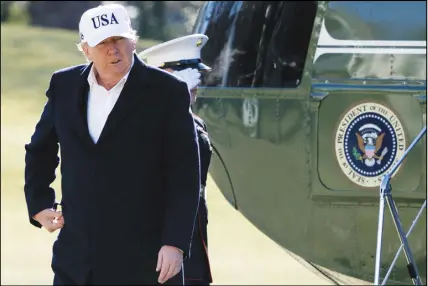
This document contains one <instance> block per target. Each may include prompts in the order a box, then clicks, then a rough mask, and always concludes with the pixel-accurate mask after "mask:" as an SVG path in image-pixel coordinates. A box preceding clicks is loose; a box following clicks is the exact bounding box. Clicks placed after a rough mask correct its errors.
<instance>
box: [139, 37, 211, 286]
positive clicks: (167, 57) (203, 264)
mask: <svg viewBox="0 0 428 286" xmlns="http://www.w3.org/2000/svg"><path fill="white" fill-rule="evenodd" d="M207 41H208V37H207V36H205V35H203V34H193V35H189V36H184V37H180V38H176V39H173V40H170V41H167V42H164V43H161V44H159V45H156V46H153V47H150V48H149V49H146V50H144V51H143V52H141V53H139V54H138V56H139V57H140V58H141V59H143V60H144V61H146V62H147V63H148V64H149V65H153V66H156V67H159V68H161V69H164V70H166V71H168V72H171V73H172V74H174V75H176V76H178V77H179V78H181V79H183V80H184V81H185V82H186V83H187V87H188V89H189V92H190V95H191V104H193V103H194V102H195V101H196V90H197V86H198V85H199V84H200V82H201V80H200V76H201V73H205V72H209V71H210V70H211V68H210V67H208V66H206V65H205V64H203V63H202V61H201V49H202V48H203V47H204V46H205V44H206V43H207ZM193 119H194V121H195V126H196V130H197V133H198V139H199V154H200V163H201V195H200V201H199V209H198V220H197V223H196V226H195V233H194V236H193V241H192V257H191V258H190V259H189V260H186V261H185V262H184V276H185V284H186V285H209V284H210V283H212V281H213V280H212V275H211V268H210V263H209V256H208V231H207V225H208V209H207V203H206V192H205V186H206V182H207V176H208V169H209V165H210V161H211V154H212V146H211V142H210V139H209V135H208V131H207V127H206V125H205V122H204V121H203V120H202V118H200V117H198V116H197V115H196V114H193Z"/></svg>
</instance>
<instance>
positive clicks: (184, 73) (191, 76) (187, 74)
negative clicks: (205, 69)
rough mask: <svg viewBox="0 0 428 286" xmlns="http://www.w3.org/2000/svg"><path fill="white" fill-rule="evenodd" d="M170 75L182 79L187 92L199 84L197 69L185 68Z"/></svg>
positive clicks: (199, 74) (199, 75)
mask: <svg viewBox="0 0 428 286" xmlns="http://www.w3.org/2000/svg"><path fill="white" fill-rule="evenodd" d="M172 74H173V75H176V76H178V77H180V78H181V79H183V80H184V81H185V82H186V83H187V88H188V89H189V91H191V90H192V89H194V88H196V87H197V86H198V85H199V83H200V82H201V80H200V77H201V73H200V72H199V71H198V70H197V69H192V68H187V69H185V70H181V71H174V72H173V73H172Z"/></svg>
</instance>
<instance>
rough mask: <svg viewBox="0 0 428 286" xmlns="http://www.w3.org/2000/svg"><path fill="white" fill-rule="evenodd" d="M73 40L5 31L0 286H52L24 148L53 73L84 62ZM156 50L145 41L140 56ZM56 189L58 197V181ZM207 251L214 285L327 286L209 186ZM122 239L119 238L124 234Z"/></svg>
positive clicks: (55, 33)
mask: <svg viewBox="0 0 428 286" xmlns="http://www.w3.org/2000/svg"><path fill="white" fill-rule="evenodd" d="M76 38H77V35H76V33H74V32H70V31H64V30H58V29H41V28H30V27H26V26H16V25H2V26H1V83H2V84H1V101H2V102H1V248H2V251H1V284H2V285H12V284H14V285H17V284H18V285H49V284H50V285H51V283H52V278H53V275H52V271H51V269H50V262H51V254H52V243H53V241H54V240H55V238H56V235H57V232H55V233H52V234H49V233H48V232H46V231H45V230H43V229H42V230H39V229H37V228H35V227H33V226H31V225H30V224H29V222H28V217H27V209H26V204H25V198H24V191H23V185H24V155H25V153H24V144H26V143H27V142H28V141H29V140H30V136H31V134H32V133H33V131H34V126H35V123H36V122H37V120H38V119H39V117H40V112H41V110H42V108H43V105H44V104H45V102H46V97H45V90H46V88H47V85H48V83H49V79H50V76H51V74H52V72H53V71H55V70H57V69H60V68H63V67H66V66H70V65H76V64H80V63H84V62H85V59H84V57H83V55H81V54H80V53H79V52H78V51H77V49H76V46H75V42H76ZM154 44H156V42H154V41H148V40H147V41H146V40H140V42H139V47H138V49H137V51H141V50H142V49H143V48H145V47H149V46H152V45H154ZM57 175H58V177H57V180H56V181H55V182H54V183H53V184H52V187H53V188H54V189H55V190H56V192H57V196H58V197H60V192H61V191H60V175H59V171H58V170H57ZM207 190H208V208H209V216H210V217H209V226H208V236H209V245H210V246H209V250H210V257H211V267H212V271H213V275H214V285H215V284H217V285H218V284H220V285H224V284H229V285H232V284H238V285H243V284H256V285H261V284H271V285H273V284H281V285H284V284H295V283H299V284H300V283H307V284H313V285H321V284H323V285H326V284H327V285H328V284H331V283H329V282H327V281H326V280H325V279H324V278H321V277H320V276H318V275H316V274H314V273H313V271H311V270H308V269H306V268H305V266H303V265H301V264H299V263H297V262H296V261H295V260H294V258H292V257H290V256H289V255H288V254H287V253H286V252H284V251H283V249H282V248H280V247H279V246H278V245H276V244H275V243H273V242H272V241H271V240H270V239H268V238H267V237H266V236H265V235H263V234H262V233H260V232H259V231H258V230H257V229H256V228H255V227H254V226H253V225H252V224H251V223H249V222H248V221H247V220H246V219H244V218H243V217H242V216H241V215H240V214H239V212H237V211H235V210H234V209H233V208H232V207H231V206H230V205H229V204H228V203H227V202H226V200H225V199H224V198H223V196H222V194H221V193H220V191H219V190H218V188H217V186H216V185H215V184H214V182H213V181H212V180H211V178H210V177H209V178H208V184H207ZM118 231H120V230H118Z"/></svg>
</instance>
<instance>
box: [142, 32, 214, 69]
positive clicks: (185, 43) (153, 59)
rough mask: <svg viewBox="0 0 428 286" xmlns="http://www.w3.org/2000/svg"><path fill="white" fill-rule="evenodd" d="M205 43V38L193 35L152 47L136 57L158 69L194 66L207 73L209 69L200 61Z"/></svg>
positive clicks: (206, 38) (201, 35)
mask: <svg viewBox="0 0 428 286" xmlns="http://www.w3.org/2000/svg"><path fill="white" fill-rule="evenodd" d="M207 41H208V37H207V36H205V35H203V34H193V35H189V36H184V37H180V38H177V39H173V40H171V41H167V42H164V43H161V44H159V45H156V46H153V47H151V48H148V49H146V50H144V51H142V52H141V53H139V54H138V56H139V57H140V59H142V60H143V61H145V62H146V63H147V64H148V65H151V66H156V67H160V68H172V69H174V68H179V67H188V66H195V67H197V68H198V69H199V70H201V71H209V70H211V68H210V67H208V66H206V65H205V64H203V63H202V61H201V49H202V48H203V47H204V46H205V44H206V43H207Z"/></svg>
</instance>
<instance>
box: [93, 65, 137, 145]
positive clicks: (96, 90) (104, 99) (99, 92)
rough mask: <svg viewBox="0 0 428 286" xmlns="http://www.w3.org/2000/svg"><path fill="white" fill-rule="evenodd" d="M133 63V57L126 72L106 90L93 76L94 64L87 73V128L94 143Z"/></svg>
mask: <svg viewBox="0 0 428 286" xmlns="http://www.w3.org/2000/svg"><path fill="white" fill-rule="evenodd" d="M133 65H134V57H132V64H131V67H130V68H129V71H128V73H127V74H126V75H125V76H124V77H123V78H122V79H121V80H120V81H119V82H118V83H117V84H116V85H115V86H114V87H113V88H112V89H110V90H106V89H105V88H104V87H103V86H101V85H99V84H98V81H97V79H96V77H95V73H94V66H92V68H91V71H90V72H89V75H88V83H89V94H88V109H87V118H88V130H89V134H90V135H91V137H92V140H93V141H94V143H97V142H98V139H99V137H100V135H101V132H102V130H103V128H104V125H105V123H106V121H107V118H108V116H109V114H110V112H111V111H112V109H113V107H114V105H115V104H116V101H117V99H118V98H119V95H120V93H121V92H122V89H123V87H124V85H125V83H126V80H127V79H128V76H129V72H130V71H131V68H132V66H133Z"/></svg>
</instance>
